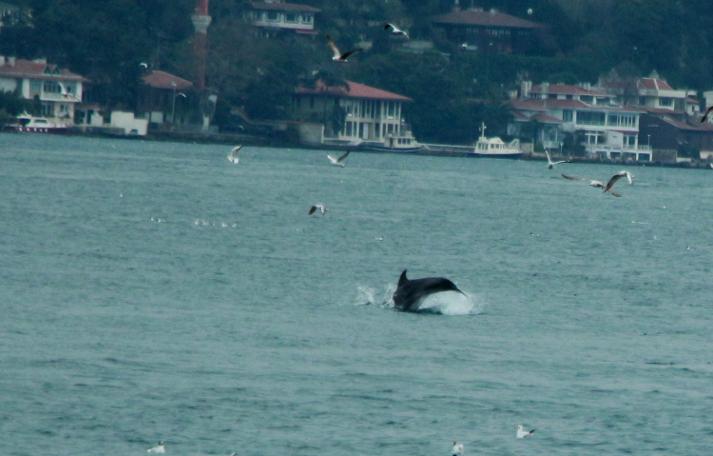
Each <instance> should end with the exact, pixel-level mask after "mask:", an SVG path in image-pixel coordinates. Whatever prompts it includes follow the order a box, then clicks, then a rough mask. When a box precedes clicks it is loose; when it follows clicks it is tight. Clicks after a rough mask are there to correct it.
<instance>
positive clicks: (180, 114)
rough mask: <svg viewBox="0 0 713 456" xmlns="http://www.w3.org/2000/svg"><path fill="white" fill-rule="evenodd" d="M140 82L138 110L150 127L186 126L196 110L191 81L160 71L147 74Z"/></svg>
mask: <svg viewBox="0 0 713 456" xmlns="http://www.w3.org/2000/svg"><path fill="white" fill-rule="evenodd" d="M142 81H143V87H142V88H141V92H140V95H139V102H138V109H137V110H138V112H139V113H141V115H142V116H143V117H145V118H146V119H148V122H149V124H150V125H151V126H153V127H157V126H159V125H163V124H171V125H173V126H175V125H181V124H185V123H187V122H188V120H189V116H190V113H191V112H192V108H193V107H194V106H195V103H193V99H194V98H195V95H194V93H193V92H192V90H191V89H192V88H193V83H192V82H191V81H188V80H187V79H183V78H182V77H180V76H176V75H175V74H171V73H168V72H166V71H161V70H152V71H150V72H149V73H148V74H146V75H144V76H143V78H142Z"/></svg>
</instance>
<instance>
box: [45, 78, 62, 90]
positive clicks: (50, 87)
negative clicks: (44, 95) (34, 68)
mask: <svg viewBox="0 0 713 456" xmlns="http://www.w3.org/2000/svg"><path fill="white" fill-rule="evenodd" d="M42 89H43V90H44V91H45V92H48V93H62V89H61V88H60V86H59V84H57V83H56V82H55V81H45V83H44V84H43V85H42Z"/></svg>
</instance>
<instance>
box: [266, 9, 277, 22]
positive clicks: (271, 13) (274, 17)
mask: <svg viewBox="0 0 713 456" xmlns="http://www.w3.org/2000/svg"><path fill="white" fill-rule="evenodd" d="M277 17H278V16H277V11H268V12H267V20H268V21H276V20H277Z"/></svg>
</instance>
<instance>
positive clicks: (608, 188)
mask: <svg viewBox="0 0 713 456" xmlns="http://www.w3.org/2000/svg"><path fill="white" fill-rule="evenodd" d="M622 177H626V180H628V181H629V185H632V184H633V183H634V180H633V177H634V176H632V175H631V173H630V172H629V171H619V172H618V173H616V174H614V175H613V176H612V177H611V178H610V179H609V182H607V185H606V187H604V193H606V192H608V191H611V189H612V187H613V186H614V184H616V183H617V181H618V180H619V179H621V178H622Z"/></svg>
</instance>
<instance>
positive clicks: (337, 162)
mask: <svg viewBox="0 0 713 456" xmlns="http://www.w3.org/2000/svg"><path fill="white" fill-rule="evenodd" d="M349 152H351V151H346V152H345V153H344V154H342V155H341V156H339V157H336V158H335V157H334V156H332V155H329V154H327V158H328V159H329V162H330V163H331V164H332V165H333V166H339V167H341V168H344V165H346V161H347V157H348V156H349Z"/></svg>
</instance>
